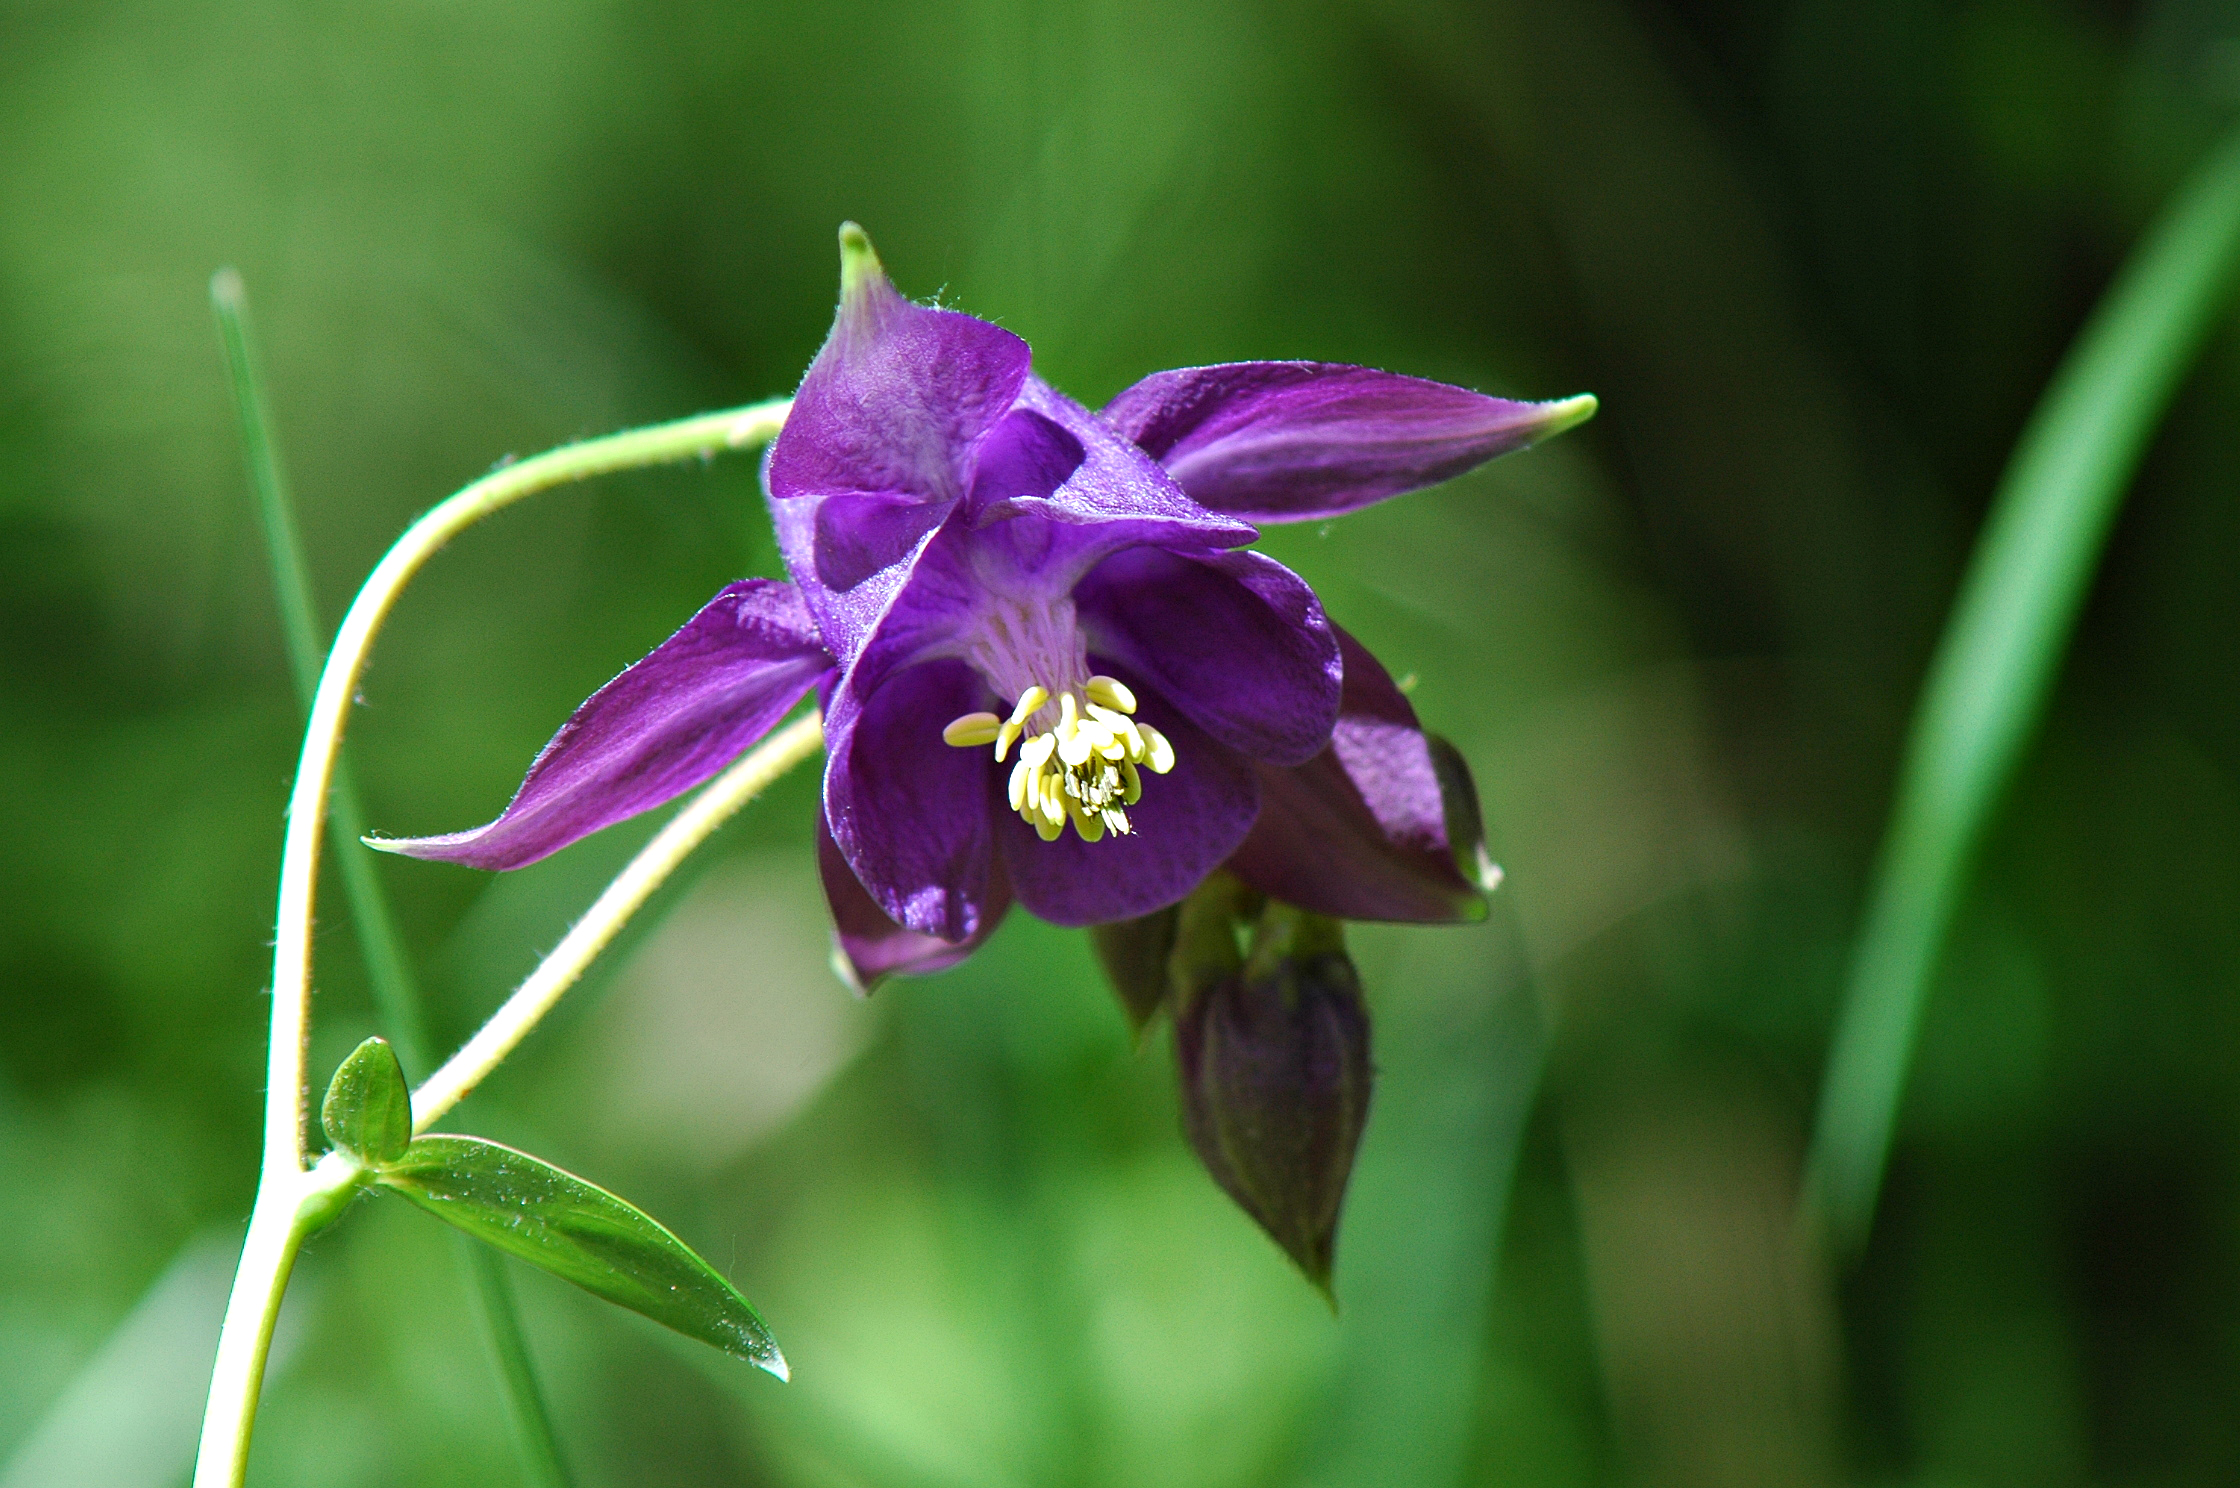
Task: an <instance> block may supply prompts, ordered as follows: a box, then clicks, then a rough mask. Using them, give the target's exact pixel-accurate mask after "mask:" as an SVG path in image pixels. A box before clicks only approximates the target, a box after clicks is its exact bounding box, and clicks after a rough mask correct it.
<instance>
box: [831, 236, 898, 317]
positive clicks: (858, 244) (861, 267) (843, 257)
mask: <svg viewBox="0 0 2240 1488" xmlns="http://www.w3.org/2000/svg"><path fill="white" fill-rule="evenodd" d="M886 282H887V271H886V270H885V269H884V268H882V267H880V264H879V254H878V251H877V250H876V249H874V248H873V247H872V246H871V234H869V233H867V232H865V231H864V230H863V229H862V228H860V227H858V226H857V225H856V224H855V223H853V222H843V223H841V224H840V299H841V301H842V303H847V302H851V301H855V300H858V299H860V298H862V296H863V295H864V294H866V293H867V292H868V291H870V290H871V289H872V288H873V287H875V286H878V285H883V284H885V283H886Z"/></svg>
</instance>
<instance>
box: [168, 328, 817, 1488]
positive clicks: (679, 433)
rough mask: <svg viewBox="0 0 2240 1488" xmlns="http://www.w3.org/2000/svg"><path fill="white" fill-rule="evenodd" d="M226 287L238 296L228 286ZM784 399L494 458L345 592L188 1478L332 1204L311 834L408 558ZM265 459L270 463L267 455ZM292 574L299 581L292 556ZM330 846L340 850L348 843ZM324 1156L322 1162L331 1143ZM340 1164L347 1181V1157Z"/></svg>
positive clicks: (741, 430)
mask: <svg viewBox="0 0 2240 1488" xmlns="http://www.w3.org/2000/svg"><path fill="white" fill-rule="evenodd" d="M222 298H223V296H222V294H221V299H222ZM234 299H235V302H236V304H238V287H237V286H236V287H235V295H234ZM221 314H222V311H221ZM236 329H238V327H237V328H236ZM229 339H230V338H229ZM243 345H244V346H245V345H246V342H245V340H244V341H243ZM230 354H231V346H230V345H229V355H230ZM788 407H789V404H788V403H787V401H786V400H783V399H779V400H775V401H772V402H768V403H760V404H754V405H751V406H749V407H745V408H738V409H732V410H729V411H726V412H723V413H712V414H702V415H700V416H698V417H696V418H688V419H679V420H677V421H676V422H674V423H668V424H658V425H655V426H653V427H651V428H646V429H633V430H629V431H626V432H624V433H620V434H612V435H608V436H606V437H605V438H601V439H590V440H585V441H583V442H581V443H579V444H572V445H567V446H564V447H562V448H560V449H557V450H552V451H550V452H548V453H546V454H542V455H538V456H536V457H534V458H533V459H528V460H524V461H521V462H520V463H519V464H515V465H509V466H507V467H505V468H504V469H501V470H497V471H493V472H492V473H491V474H489V475H487V476H484V477H483V478H482V479H481V480H478V481H476V482H474V483H473V484H472V485H470V486H468V487H467V488H466V489H465V490H463V491H461V492H459V493H458V494H457V495H455V496H453V497H451V498H450V499H449V500H447V501H445V502H443V503H442V504H441V505H439V506H437V507H436V508H435V509H434V510H433V511H430V512H428V513H427V514H426V515H424V516H422V517H421V518H420V519H419V520H418V521H416V522H414V523H413V524H412V525H411V526H410V527H409V528H407V529H406V530H405V533H404V536H402V537H400V538H399V539H398V540H397V541H396V543H395V544H394V545H393V546H392V547H391V548H390V549H389V551H388V552H387V553H386V554H385V555H383V557H382V559H381V562H380V563H379V564H377V565H376V566H375V568H374V571H373V573H372V574H371V575H370V576H369V577H368V578H367V580H366V582H365V584H364V586H363V587H362V588H360V589H359V591H358V595H357V598H356V599H354V600H353V601H352V602H351V605H350V609H349V612H348V613H347V614H346V615H344V617H343V621H342V626H341V629H340V630H339V632H338V633H337V635H336V637H335V642H334V646H333V648H332V650H330V651H329V652H328V655H327V662H326V666H325V668H324V670H323V671H322V672H321V674H320V677H319V685H318V687H317V689H316V690H315V691H314V693H313V696H312V702H311V716H310V722H309V724H308V725H307V726H306V728H305V731H304V741H303V753H302V756H301V759H300V760H299V762H298V764H297V768H296V782H295V788H294V790H293V792H292V793H291V795H290V797H289V803H288V824H287V831H286V835H285V837H284V838H283V840H282V846H281V857H280V894H279V912H278V915H277V924H276V933H275V937H274V949H273V977H272V1032H271V1045H270V1049H269V1051H268V1054H267V1061H266V1078H265V1120H264V1157H263V1163H262V1168H261V1173H260V1177H259V1180H258V1185H257V1200H256V1205H255V1207H254V1209H253V1210H252V1211H251V1214H250V1224H249V1237H248V1240H247V1241H246V1242H245V1243H244V1245H243V1249H242V1260H241V1267H240V1269H239V1271H238V1272H237V1273H236V1275H235V1279H234V1291H233V1296H232V1298H231V1299H230V1300H229V1301H228V1303H227V1307H226V1321H225V1323H224V1325H223V1327H222V1328H221V1330H220V1333H219V1338H218V1358H217V1362H216V1365H215V1366H214V1368H213V1370H212V1375H211V1381H210V1401H209V1406H208V1409H207V1411H206V1412H205V1414H204V1417H203V1427H202V1446H201V1449H200V1452H199V1453H198V1455H197V1457H196V1461H195V1479H194V1481H195V1488H239V1485H240V1484H241V1482H242V1480H243V1477H244V1475H245V1473H246V1472H247V1469H248V1449H249V1434H250V1428H251V1425H252V1423H253V1422H254V1420H255V1418H256V1406H257V1390H258V1386H259V1385H260V1383H261V1382H262V1380H263V1377H264V1362H265V1358H266V1355H267V1353H268V1351H269V1349H270V1347H271V1342H272V1321H273V1319H274V1318H275V1317H277V1315H278V1310H279V1305H280V1295H281V1292H282V1290H283V1289H284V1288H285V1287H286V1284H287V1277H288V1272H289V1270H290V1269H291V1268H292V1267H293V1265H294V1262H295V1255H296V1251H297V1248H298V1247H299V1246H300V1245H301V1244H302V1242H303V1237H304V1236H305V1235H306V1234H308V1233H310V1231H311V1230H312V1229H315V1228H316V1227H317V1226H318V1225H319V1224H321V1223H324V1222H325V1221H326V1220H327V1219H329V1218H331V1217H332V1214H333V1213H334V1212H335V1210H334V1208H333V1206H332V1204H331V1203H329V1202H328V1199H329V1198H330V1197H331V1196H330V1195H328V1194H326V1193H324V1192H323V1191H321V1190H319V1189H317V1188H316V1187H315V1186H314V1181H315V1180H316V1179H317V1178H318V1176H319V1174H320V1173H323V1172H324V1171H325V1170H326V1168H327V1166H328V1163H327V1162H322V1163H321V1165H320V1167H319V1168H318V1169H315V1170H312V1171H310V1172H307V1171H306V1158H307V1156H308V1137H309V1130H308V1112H309V1105H308V1098H309V1089H308V1087H307V1085H306V1083H305V1079H304V1065H305V1045H306V1041H307V1039H308V1036H309V1032H310V1002H311V925H312V908H313V901H314V897H315V895H314V890H315V887H316V884H317V877H318V856H319V838H320V834H321V832H322V831H324V830H325V829H326V826H327V822H328V813H327V805H328V794H329V791H330V789H331V788H332V787H333V785H334V783H335V773H336V763H337V757H338V756H339V754H340V752H341V748H342V734H343V730H344V728H345V726H346V724H347V720H348V711H349V704H350V699H351V697H352V695H353V694H354V693H355V691H356V688H357V684H358V678H359V676H360V674H361V673H362V672H363V670H364V668H365V664H366V658H367V656H368V655H369V653H370V652H371V650H372V647H373V641H374V638H375V637H376V636H377V635H378V634H379V633H380V630H381V626H382V623H383V622H384V621H385V620H386V619H387V617H388V613H389V611H390V609H391V608H392V607H393V606H394V605H395V604H396V601H397V598H398V596H399V595H400V594H402V593H403V591H404V588H405V586H406V585H407V584H408V583H409V582H410V581H411V579H412V577H413V576H414V575H415V574H416V573H418V572H419V570H420V569H421V567H422V566H423V565H425V564H426V563H427V561H428V560H429V559H430V558H431V557H433V556H434V555H435V554H436V552H437V551H438V550H440V549H441V548H442V547H443V545H444V544H445V543H447V542H449V541H450V540H451V539H452V538H453V537H455V536H457V535H458V534H459V533H461V532H463V531H465V530H466V529H467V528H468V527H471V526H473V525H474V524H475V523H476V522H479V521H481V520H482V519H483V518H484V517H486V516H488V515H490V514H491V513H492V512H495V511H498V510H500V509H502V508H504V507H507V506H510V505H512V504H513V503H514V502H516V501H519V500H520V499H522V498H523V497H525V496H529V495H533V494H535V493H536V492H538V491H544V490H549V489H551V488H552V487H554V486H559V485H564V484H567V483H569V482H572V481H578V480H585V479H588V478H590V477H592V476H595V475H604V474H607V473H610V472H613V471H618V470H630V469H637V468H641V467H644V466H648V465H658V464H666V463H670V462H674V461H679V460H688V459H692V458H695V457H703V458H704V457H707V456H712V455H715V454H719V453H722V452H724V451H726V450H734V449H744V448H748V447H751V446H754V445H759V444H762V443H765V442H767V441H768V440H769V439H771V438H772V437H774V436H775V435H776V433H777V431H778V429H779V428H780V427H781V426H782V425H783V424H784V422H785V415H786V412H787V409H788ZM244 417H245V418H246V417H248V415H247V414H245V415H244ZM258 448H260V449H261V450H262V451H263V453H264V457H265V458H267V459H269V455H270V444H269V440H268V439H265V438H264V437H263V435H262V431H261V430H260V431H259V445H258ZM256 458H258V456H256V455H252V459H256ZM271 468H272V470H273V471H274V472H275V474H276V472H277V465H276V463H274V464H272V466H271ZM261 478H262V477H261V476H260V480H261ZM274 489H278V488H277V486H275V488H274ZM296 583H297V584H298V585H299V586H300V585H301V567H300V563H299V564H298V565H297V569H296ZM300 592H302V593H303V594H304V595H305V597H306V604H305V609H304V614H305V618H306V619H307V620H308V615H309V610H308V589H307V588H302V589H300ZM796 727H797V728H798V727H799V726H798V725H797V726H796ZM766 747H767V746H766ZM733 768H734V770H736V769H737V768H738V767H737V766H734V767H733ZM695 804H698V803H697V802H696V803H695ZM690 809H691V808H687V810H688V811H689V810H690ZM710 830H712V827H711V828H710ZM703 835H704V834H703ZM343 856H344V857H345V859H347V858H348V857H350V856H352V855H351V854H344V855H343ZM648 892H650V889H649V890H648ZM639 902H643V901H642V899H641V900H640V901H639ZM633 907H635V906H633ZM602 943H603V942H602ZM524 1031H525V1030H524ZM508 1047H509V1048H510V1047H511V1046H510V1045H508ZM454 1062H455V1061H454ZM328 1161H330V1162H331V1161H332V1158H331V1156H330V1159H329V1160H328ZM351 1173H352V1181H353V1182H355V1181H356V1170H355V1168H354V1167H352V1169H351Z"/></svg>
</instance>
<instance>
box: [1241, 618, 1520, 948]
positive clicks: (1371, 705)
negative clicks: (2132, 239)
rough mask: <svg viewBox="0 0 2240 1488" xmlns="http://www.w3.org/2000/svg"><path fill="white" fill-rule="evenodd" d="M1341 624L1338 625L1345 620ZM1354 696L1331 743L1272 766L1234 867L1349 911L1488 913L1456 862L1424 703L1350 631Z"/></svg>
mask: <svg viewBox="0 0 2240 1488" xmlns="http://www.w3.org/2000/svg"><path fill="white" fill-rule="evenodd" d="M1333 628H1335V627H1333ZM1338 641H1339V644H1340V645H1341V646H1342V647H1343V648H1344V651H1345V669H1346V673H1345V705H1344V709H1343V711H1342V712H1341V713H1340V714H1339V717H1338V725H1337V727H1336V729H1334V730H1333V731H1332V733H1331V738H1330V747H1329V748H1328V749H1325V750H1324V751H1323V752H1322V753H1320V754H1318V755H1316V756H1315V757H1314V758H1313V759H1311V760H1309V761H1307V762H1306V763H1305V764H1303V765H1296V766H1293V767H1291V768H1289V769H1279V768H1275V767H1272V766H1267V765H1262V766H1260V767H1259V774H1260V802H1261V805H1260V818H1259V820H1258V821H1257V822H1255V823H1254V824H1253V828H1252V835H1251V836H1249V837H1247V838H1246V839H1245V842H1244V846H1242V847H1240V848H1239V849H1238V850H1237V853H1236V856H1235V857H1233V858H1231V859H1230V860H1229V863H1228V868H1229V871H1230V872H1232V873H1234V874H1236V875H1237V876H1238V877H1239V878H1241V879H1243V880H1244V881H1245V882H1246V883H1248V884H1251V885H1252V886H1253V887H1254V888H1256V889H1259V890H1260V891H1261V892H1262V893H1265V894H1267V895H1269V896H1271V897H1273V898H1276V899H1281V900H1283V901H1285V902H1286V903H1290V904H1296V905H1298V906H1299V907H1300V908H1302V909H1307V910H1312V911H1314V912H1315V913H1317V914H1325V915H1333V916H1337V917H1340V918H1343V919H1348V920H1408V921H1416V922H1425V923H1438V922H1444V921H1451V920H1471V919H1477V918H1479V917H1480V916H1482V915H1483V914H1484V913H1485V900H1484V897H1483V896H1482V895H1481V894H1480V893H1479V892H1478V890H1477V889H1476V887H1475V886H1473V885H1472V884H1471V883H1470V881H1469V880H1468V879H1466V878H1464V877H1463V876H1462V873H1461V872H1460V870H1459V869H1458V868H1457V867H1456V865H1455V857H1454V851H1453V848H1452V846H1451V844H1450V842H1449V840H1448V833H1447V819H1446V810H1445V805H1444V802H1443V799H1442V797H1441V794H1440V790H1439V772H1438V765H1437V761H1436V759H1435V757H1434V755H1433V752H1432V746H1431V744H1430V741H1429V740H1428V739H1427V738H1426V737H1425V735H1424V732H1423V729H1422V728H1421V726H1420V725H1418V724H1417V722H1416V714H1415V709H1413V708H1412V707H1410V706H1409V705H1408V700H1407V698H1406V697H1404V696H1402V695H1401V692H1400V689H1399V688H1397V687H1395V686H1393V685H1392V678H1391V676H1390V674H1388V673H1387V672H1386V671H1385V669H1384V667H1383V666H1382V665H1381V664H1380V663H1379V662H1378V661H1377V659H1376V658H1375V657H1374V656H1372V655H1370V654H1369V649H1368V648H1367V647H1366V646H1363V645H1362V644H1361V643H1360V642H1359V641H1357V640H1355V639H1354V638H1353V637H1352V636H1350V635H1348V634H1346V632H1345V631H1343V630H1339V631H1338Z"/></svg>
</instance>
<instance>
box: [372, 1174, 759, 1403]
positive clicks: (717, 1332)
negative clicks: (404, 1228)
mask: <svg viewBox="0 0 2240 1488" xmlns="http://www.w3.org/2000/svg"><path fill="white" fill-rule="evenodd" d="M379 1181H380V1182H382V1183H384V1184H386V1185H388V1186H389V1187H390V1188H393V1189H395V1190H396V1191H397V1192H398V1193H401V1194H403V1195H404V1196H405V1197H406V1198H408V1199H410V1200H412V1202H413V1203H415V1204H418V1205H419V1206H420V1207H421V1208H423V1209H425V1210H427V1211H428V1212H429V1213H430V1214H433V1215H435V1216H436V1217H437V1218H439V1219H442V1220H444V1221H446V1222H447V1223H450V1224H454V1225H457V1226H458V1227H459V1228H460V1229H462V1230H465V1231H466V1232H467V1233H468V1234H470V1235H473V1236H475V1237H476V1238H477V1239H481V1240H487V1241H488V1242H490V1243H491V1244H492V1245H495V1246H497V1247H498V1249H500V1250H503V1251H508V1252H510V1253H512V1254H514V1255H517V1256H519V1257H521V1259H523V1260H525V1261H527V1262H529V1263H530V1264H531V1265H535V1266H541V1267H543V1268H544V1269H545V1270H547V1271H550V1272H551V1273H552V1274H553V1275H555V1276H558V1277H560V1278H562V1279H563V1280H567V1281H572V1282H574V1283H575V1284H576V1285H577V1286H579V1287H582V1288H583V1289H584V1290H585V1291H587V1292H591V1293H593V1294H594V1295H596V1296H600V1297H604V1298H606V1299H607V1300H608V1301H609V1302H613V1303H616V1304H617V1305H619V1306H622V1307H627V1308H629V1309H630V1310H631V1311H632V1312H639V1313H643V1314H645V1315H646V1316H647V1317H649V1318H652V1319H653V1320H654V1321H655V1322H657V1323H660V1324H662V1325H664V1326H665V1327H670V1328H674V1329H676V1330H677V1331H678V1332H679V1333H682V1334H684V1335H685V1336H686V1337H688V1338H697V1339H699V1340H700V1341H701V1342H702V1343H712V1344H714V1345H715V1346H716V1347H717V1348H719V1349H722V1350H723V1351H724V1352H725V1353H727V1354H731V1355H733V1356H735V1357H737V1358H741V1359H744V1360H746V1361H747V1362H748V1363H750V1364H755V1365H759V1366H760V1367H762V1368H764V1369H767V1370H769V1371H770V1372H771V1373H772V1374H774V1375H776V1376H777V1377H778V1378H779V1379H784V1378H786V1361H785V1357H784V1356H783V1355H781V1354H780V1353H779V1352H778V1345H777V1342H776V1340H774V1339H773V1338H771V1336H770V1330H769V1329H768V1328H767V1327H765V1326H764V1325H763V1322H762V1319H761V1318H760V1317H758V1316H756V1315H755V1310H754V1308H752V1307H751V1306H749V1305H748V1304H747V1299H746V1298H744V1297H742V1296H740V1295H739V1293H738V1291H737V1290H736V1289H735V1288H733V1286H732V1285H731V1283H730V1282H728V1281H725V1280H724V1279H723V1277H722V1276H721V1275H720V1274H719V1273H718V1272H717V1271H716V1269H715V1268H714V1267H712V1266H710V1265H709V1264H708V1263H707V1262H706V1261H703V1260H701V1259H700V1257H698V1256H696V1255H694V1254H693V1253H692V1251H691V1249H690V1248H689V1247H687V1246H686V1245H685V1243H684V1242H683V1241H682V1240H679V1239H678V1238H677V1237H676V1236H674V1235H672V1234H670V1233H669V1232H668V1231H667V1230H666V1229H663V1228H662V1227H661V1225H659V1224H658V1223H656V1222H655V1221H654V1220H653V1219H652V1218H651V1217H650V1216H648V1215H647V1214H645V1213H644V1212H643V1211H641V1210H639V1209H637V1208H635V1207H633V1206H632V1205H630V1204H628V1203H625V1202H624V1201H623V1200H621V1199H619V1198H617V1197H615V1196H614V1195H613V1194H611V1193H608V1192H607V1191H606V1190H605V1189H603V1188H600V1187H598V1186H597V1185H595V1184H591V1183H586V1182H584V1181H583V1180H582V1179H581V1178H578V1177H576V1176H575V1175H574V1174H573V1173H565V1172H562V1171H561V1170H560V1169H558V1168H556V1167H554V1166H552V1164H550V1163H548V1162H545V1161H543V1160H542V1159H539V1158H534V1157H531V1156H530V1155H529V1154H528V1153H526V1152H519V1151H516V1150H515V1149H513V1148H511V1147H504V1146H500V1145H499V1144H498V1143H496V1142H485V1141H483V1140H482V1139H481V1138H479V1137H455V1136H446V1135H442V1134H433V1135H429V1136H425V1137H422V1138H420V1139H419V1140H418V1141H416V1142H414V1143H413V1144H412V1145H411V1146H410V1147H408V1148H406V1149H405V1152H404V1156H403V1157H402V1158H401V1159H399V1160H398V1161H396V1162H393V1163H390V1164H389V1165H388V1166H386V1167H385V1168H384V1169H383V1170H382V1172H381V1173H380V1175H379Z"/></svg>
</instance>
